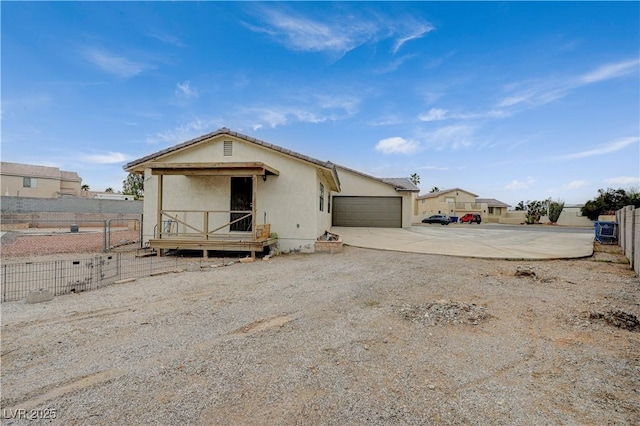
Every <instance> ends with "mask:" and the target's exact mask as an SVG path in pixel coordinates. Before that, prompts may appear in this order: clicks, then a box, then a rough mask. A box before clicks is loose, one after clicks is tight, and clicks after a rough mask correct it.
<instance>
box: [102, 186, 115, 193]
mask: <svg viewBox="0 0 640 426" xmlns="http://www.w3.org/2000/svg"><path fill="white" fill-rule="evenodd" d="M104 192H108V193H110V194H112V193H113V188H112V187H108V188H107V189H105V190H104Z"/></svg>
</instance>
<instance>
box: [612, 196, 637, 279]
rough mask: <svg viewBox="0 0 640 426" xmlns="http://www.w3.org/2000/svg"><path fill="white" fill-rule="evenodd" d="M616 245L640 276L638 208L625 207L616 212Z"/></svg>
mask: <svg viewBox="0 0 640 426" xmlns="http://www.w3.org/2000/svg"><path fill="white" fill-rule="evenodd" d="M616 222H618V244H620V247H621V248H622V250H623V252H624V255H625V256H626V257H627V259H629V264H630V266H631V268H633V270H634V271H635V272H636V274H638V275H640V208H634V207H633V206H626V207H624V208H622V209H620V210H618V211H617V212H616Z"/></svg>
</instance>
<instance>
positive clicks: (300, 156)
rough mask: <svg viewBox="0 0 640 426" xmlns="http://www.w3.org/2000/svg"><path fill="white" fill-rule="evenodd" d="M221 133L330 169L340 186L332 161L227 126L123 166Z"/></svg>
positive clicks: (128, 167) (131, 166)
mask: <svg viewBox="0 0 640 426" xmlns="http://www.w3.org/2000/svg"><path fill="white" fill-rule="evenodd" d="M220 135H228V136H233V137H235V138H238V139H242V140H243V141H246V142H249V143H252V144H255V145H258V146H261V147H263V148H267V149H271V150H273V151H277V152H279V153H281V154H284V155H288V156H289V157H293V158H296V159H298V160H302V161H306V162H308V163H311V164H313V165H315V166H318V167H321V168H324V169H326V170H328V171H329V172H330V173H331V174H332V175H333V178H334V179H335V183H336V187H337V188H336V189H338V188H340V179H339V178H338V173H337V172H336V170H335V165H334V164H333V163H331V162H330V161H322V160H318V159H315V158H313V157H309V156H307V155H304V154H300V153H298V152H295V151H291V150H289V149H286V148H283V147H281V146H278V145H273V144H271V143H268V142H265V141H262V140H260V139H256V138H252V137H251V136H247V135H244V134H242V133H238V132H234V131H232V130H229V129H227V128H226V127H222V128H221V129H218V130H216V131H215V132H211V133H207V134H206V135H202V136H198V137H196V138H193V139H191V140H188V141H186V142H183V143H180V144H178V145H174V146H172V147H169V148H166V149H163V150H161V151H157V152H154V153H153V154H149V155H147V156H144V157H142V158H138V159H137V160H133V161H131V162H129V163H127V164H125V165H124V166H123V169H124V170H125V171H127V172H132V171H133V170H134V169H135V168H136V167H137V166H141V165H143V164H144V163H146V162H148V161H154V160H157V159H159V158H161V157H164V156H166V155H168V154H171V153H174V152H177V151H180V150H183V149H186V148H189V147H191V146H194V145H197V144H199V143H201V142H205V141H207V140H209V139H211V138H214V137H216V136H220Z"/></svg>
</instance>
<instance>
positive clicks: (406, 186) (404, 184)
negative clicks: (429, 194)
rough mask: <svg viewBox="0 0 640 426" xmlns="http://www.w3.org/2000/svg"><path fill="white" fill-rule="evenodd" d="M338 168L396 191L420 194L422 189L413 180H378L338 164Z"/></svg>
mask: <svg viewBox="0 0 640 426" xmlns="http://www.w3.org/2000/svg"><path fill="white" fill-rule="evenodd" d="M336 166H337V167H338V168H339V169H343V170H347V171H349V172H351V173H354V174H357V175H360V176H362V177H365V178H367V179H373V180H377V181H378V182H381V183H384V184H387V185H391V186H393V189H395V190H396V191H407V192H420V188H418V187H417V186H415V185H414V184H413V182H411V180H409V178H377V177H374V176H370V175H368V174H366V173H362V172H359V171H357V170H353V169H350V168H349V167H345V166H341V165H339V164H336Z"/></svg>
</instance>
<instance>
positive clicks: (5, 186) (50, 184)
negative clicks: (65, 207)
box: [0, 161, 82, 198]
mask: <svg viewBox="0 0 640 426" xmlns="http://www.w3.org/2000/svg"><path fill="white" fill-rule="evenodd" d="M0 185H1V187H2V194H3V195H7V196H14V197H16V196H17V197H35V198H59V197H63V196H80V193H81V191H80V189H81V186H82V179H81V178H80V176H78V174H77V173H76V172H68V171H64V170H60V169H59V168H57V167H49V166H38V165H34V164H23V163H9V162H6V161H3V162H1V163H0Z"/></svg>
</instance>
